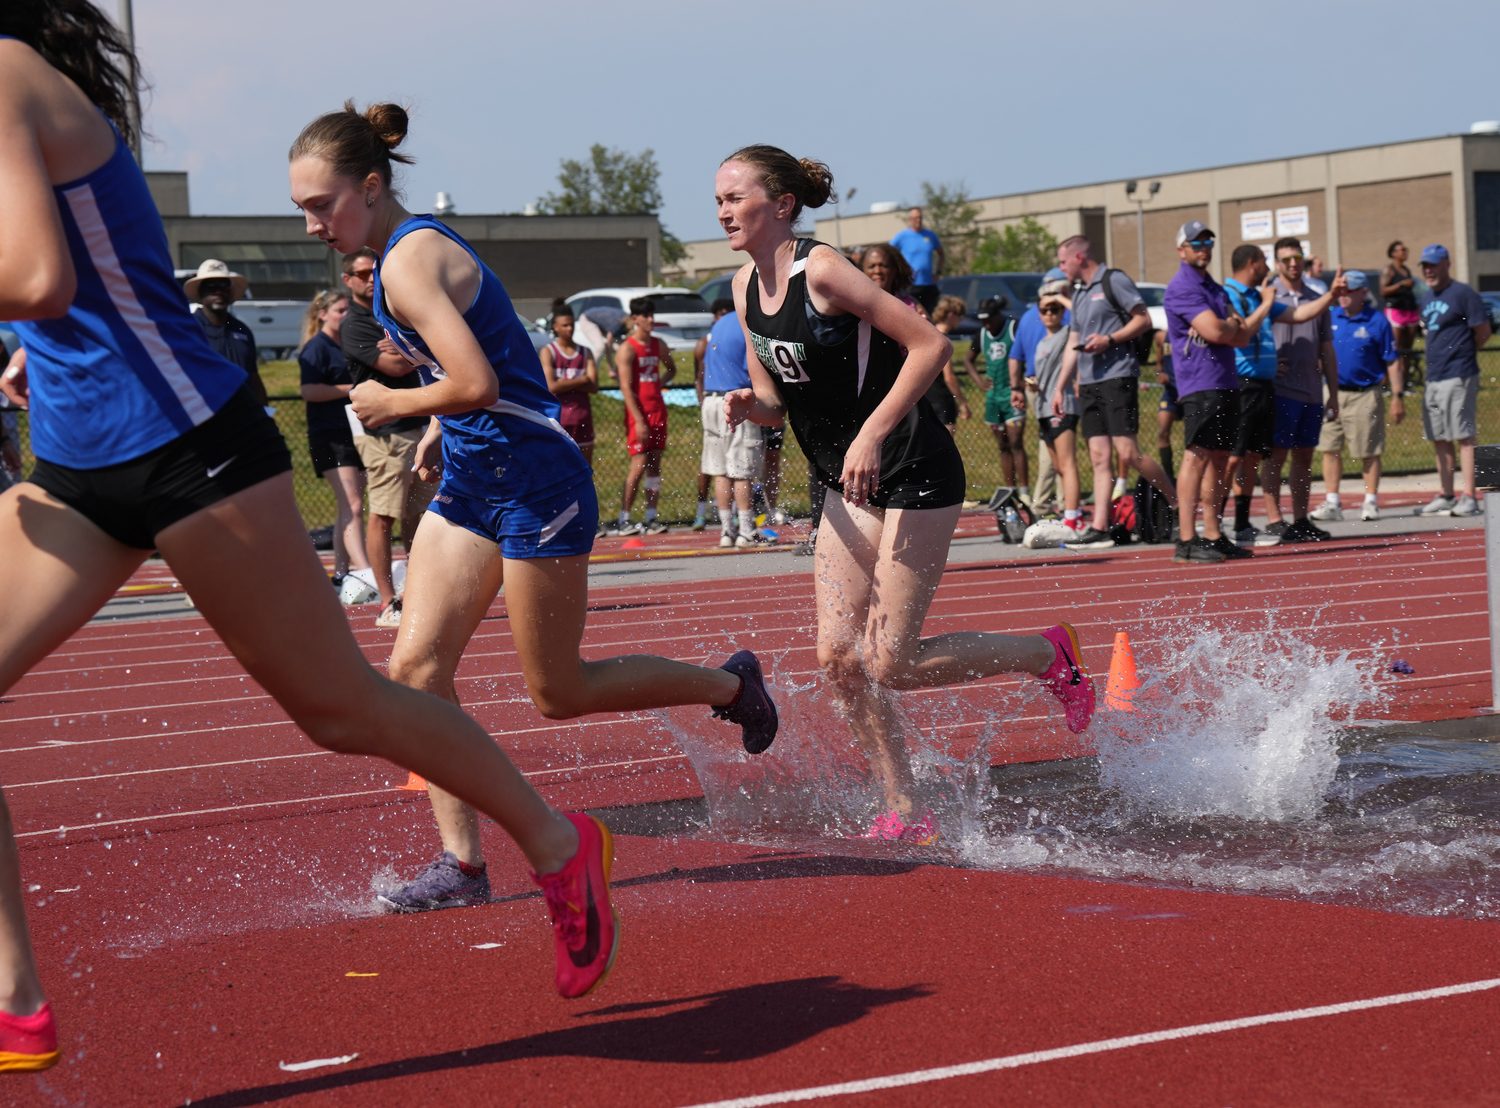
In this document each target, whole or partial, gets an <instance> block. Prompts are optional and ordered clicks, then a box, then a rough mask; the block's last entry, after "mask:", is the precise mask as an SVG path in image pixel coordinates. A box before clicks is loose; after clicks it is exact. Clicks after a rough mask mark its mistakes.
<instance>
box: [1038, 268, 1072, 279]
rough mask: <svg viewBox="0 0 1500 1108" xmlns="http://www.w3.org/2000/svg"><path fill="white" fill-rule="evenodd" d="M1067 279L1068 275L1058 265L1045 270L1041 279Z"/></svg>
mask: <svg viewBox="0 0 1500 1108" xmlns="http://www.w3.org/2000/svg"><path fill="white" fill-rule="evenodd" d="M1067 279H1068V275H1067V274H1066V273H1064V272H1063V271H1062V269H1061V268H1060V267H1058V266H1053V267H1052V268H1051V269H1049V270H1047V272H1046V274H1044V275H1043V277H1042V280H1043V281H1066V280H1067Z"/></svg>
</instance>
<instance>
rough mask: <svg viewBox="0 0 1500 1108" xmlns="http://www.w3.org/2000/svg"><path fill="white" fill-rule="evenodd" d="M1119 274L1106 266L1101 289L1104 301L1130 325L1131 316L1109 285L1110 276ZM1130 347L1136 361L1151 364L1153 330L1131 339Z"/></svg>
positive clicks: (1100, 279)
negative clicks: (1121, 305)
mask: <svg viewBox="0 0 1500 1108" xmlns="http://www.w3.org/2000/svg"><path fill="white" fill-rule="evenodd" d="M1119 272H1121V270H1118V269H1110V268H1108V267H1107V266H1106V267H1105V270H1104V276H1102V277H1100V278H1099V288H1100V289H1101V290H1103V292H1104V299H1106V300H1108V301H1109V306H1110V307H1111V308H1113V309H1114V312H1115V315H1117V316H1119V317H1120V319H1121V320H1122V321H1123V322H1125V323H1129V322H1130V320H1131V315H1130V313H1129V312H1127V311H1126V310H1125V309H1124V308H1122V307H1120V301H1119V298H1118V297H1116V296H1115V290H1114V289H1113V288H1111V287H1110V283H1109V275H1110V274H1111V273H1119ZM1130 347H1131V349H1132V350H1134V351H1135V360H1136V361H1137V362H1138V363H1139V364H1141V365H1147V364H1149V363H1150V361H1151V328H1150V327H1147V328H1146V329H1145V330H1144V331H1142V332H1141V333H1140V334H1139V335H1137V336H1136V337H1135V338H1133V339H1131V340H1130Z"/></svg>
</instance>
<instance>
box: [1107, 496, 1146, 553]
mask: <svg viewBox="0 0 1500 1108" xmlns="http://www.w3.org/2000/svg"><path fill="white" fill-rule="evenodd" d="M1138 522H1139V521H1138V519H1137V517H1136V514H1135V497H1134V496H1122V497H1120V499H1118V500H1116V501H1115V502H1114V503H1113V504H1111V505H1110V506H1109V537H1110V538H1112V539H1114V540H1115V545H1116V546H1129V545H1130V544H1131V542H1132V541H1134V538H1135V533H1136V528H1137V525H1138Z"/></svg>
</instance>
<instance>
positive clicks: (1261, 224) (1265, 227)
mask: <svg viewBox="0 0 1500 1108" xmlns="http://www.w3.org/2000/svg"><path fill="white" fill-rule="evenodd" d="M1271 237H1272V236H1271V213H1270V211H1264V212H1241V213H1240V241H1241V242H1254V241H1255V240H1256V239H1268V238H1271Z"/></svg>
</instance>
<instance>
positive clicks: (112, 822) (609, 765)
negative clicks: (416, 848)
mask: <svg viewBox="0 0 1500 1108" xmlns="http://www.w3.org/2000/svg"><path fill="white" fill-rule="evenodd" d="M315 753H320V754H321V753H325V752H324V751H316V752H315ZM326 753H332V752H331V751H328V752H326ZM686 758H687V755H686V754H666V755H662V756H661V757H657V758H632V759H630V760H629V761H624V762H596V763H592V764H590V765H585V766H564V767H562V768H559V769H539V770H533V771H532V772H531V773H523V774H522V775H521V776H522V777H525V778H527V779H528V780H529V779H531V778H536V777H543V776H546V775H547V774H553V773H582V772H584V771H585V770H591V769H619V768H620V767H621V766H644V765H651V764H652V763H654V762H675V761H683V760H685V759H686ZM252 760H257V759H252ZM121 776H130V775H129V774H122V775H121ZM403 791H405V790H403V789H402V788H401V787H400V786H399V785H387V786H386V787H385V788H383V789H366V790H365V791H363V792H357V793H330V794H328V795H326V796H295V797H292V798H291V799H289V800H262V801H257V802H256V803H254V804H229V805H226V806H224V807H222V808H199V809H197V810H196V811H192V812H158V813H157V814H155V815H151V816H133V817H131V818H130V819H108V820H104V821H102V822H100V823H74V824H63V825H62V826H60V827H49V828H47V829H45V830H42V831H23V832H21V833H19V834H17V835H16V836H15V837H16V838H18V839H30V838H35V837H36V836H38V835H65V834H67V833H68V832H69V831H91V830H93V829H95V828H98V827H120V826H123V825H125V824H128V823H145V822H147V821H149V820H154V819H177V818H180V817H184V816H211V815H218V814H219V813H222V812H242V811H245V810H247V809H250V808H274V807H277V806H278V805H285V804H316V803H317V802H319V801H322V800H347V799H348V798H350V797H354V796H379V795H381V794H382V793H393V792H403ZM37 887H38V888H40V887H41V886H37Z"/></svg>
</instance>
